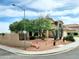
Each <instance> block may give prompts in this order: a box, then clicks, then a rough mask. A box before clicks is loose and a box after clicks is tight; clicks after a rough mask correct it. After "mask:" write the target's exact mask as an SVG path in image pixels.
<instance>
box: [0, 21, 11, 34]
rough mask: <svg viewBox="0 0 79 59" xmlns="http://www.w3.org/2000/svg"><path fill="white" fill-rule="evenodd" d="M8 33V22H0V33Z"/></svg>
mask: <svg viewBox="0 0 79 59" xmlns="http://www.w3.org/2000/svg"><path fill="white" fill-rule="evenodd" d="M5 32H6V33H9V32H10V31H9V23H6V22H0V33H5Z"/></svg>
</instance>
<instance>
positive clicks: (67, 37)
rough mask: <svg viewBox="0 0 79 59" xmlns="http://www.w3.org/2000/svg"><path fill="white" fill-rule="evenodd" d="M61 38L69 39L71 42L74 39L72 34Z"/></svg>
mask: <svg viewBox="0 0 79 59" xmlns="http://www.w3.org/2000/svg"><path fill="white" fill-rule="evenodd" d="M63 40H67V41H71V42H74V41H75V39H74V37H73V36H72V35H67V36H66V37H64V38H63Z"/></svg>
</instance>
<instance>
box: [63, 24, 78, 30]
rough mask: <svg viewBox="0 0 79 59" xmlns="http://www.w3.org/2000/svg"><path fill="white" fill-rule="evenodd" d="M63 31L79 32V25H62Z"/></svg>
mask: <svg viewBox="0 0 79 59" xmlns="http://www.w3.org/2000/svg"><path fill="white" fill-rule="evenodd" d="M64 30H69V31H79V24H68V25H64Z"/></svg>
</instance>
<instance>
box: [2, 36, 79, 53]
mask: <svg viewBox="0 0 79 59" xmlns="http://www.w3.org/2000/svg"><path fill="white" fill-rule="evenodd" d="M75 39H76V41H75V42H73V43H70V44H67V45H61V46H57V47H58V48H55V49H50V50H45V51H25V50H21V49H16V48H12V47H7V46H4V45H0V48H1V49H3V50H7V51H9V52H12V53H15V54H25V55H31V54H32V55H37V54H50V53H52V54H56V53H63V52H65V51H70V50H72V49H74V48H76V47H78V46H79V38H77V37H75Z"/></svg>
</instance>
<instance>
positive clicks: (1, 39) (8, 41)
mask: <svg viewBox="0 0 79 59" xmlns="http://www.w3.org/2000/svg"><path fill="white" fill-rule="evenodd" d="M0 44H5V45H9V46H18V47H24V46H26V47H29V46H31V44H30V43H29V42H28V41H21V40H19V35H18V34H16V33H11V34H5V35H4V36H2V35H0Z"/></svg>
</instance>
